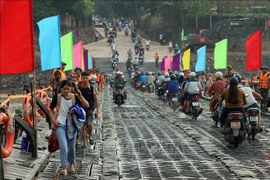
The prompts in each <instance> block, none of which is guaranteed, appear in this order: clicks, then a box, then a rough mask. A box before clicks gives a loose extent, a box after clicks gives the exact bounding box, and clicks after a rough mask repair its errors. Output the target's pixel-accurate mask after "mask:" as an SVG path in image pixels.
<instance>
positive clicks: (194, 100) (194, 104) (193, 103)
mask: <svg viewBox="0 0 270 180" xmlns="http://www.w3.org/2000/svg"><path fill="white" fill-rule="evenodd" d="M188 104H189V106H188ZM183 107H184V112H185V114H190V115H191V118H192V120H197V118H198V116H199V108H200V104H199V96H192V97H191V98H190V99H189V98H188V99H186V100H185V102H184V106H183Z"/></svg>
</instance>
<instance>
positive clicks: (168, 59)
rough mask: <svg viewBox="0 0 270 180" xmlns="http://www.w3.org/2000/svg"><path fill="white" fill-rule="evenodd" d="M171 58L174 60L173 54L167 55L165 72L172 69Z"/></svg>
mask: <svg viewBox="0 0 270 180" xmlns="http://www.w3.org/2000/svg"><path fill="white" fill-rule="evenodd" d="M171 60H172V57H171V56H167V57H166V58H165V65H164V66H165V72H168V71H169V69H171Z"/></svg>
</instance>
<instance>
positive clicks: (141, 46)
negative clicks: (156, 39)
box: [138, 45, 144, 56]
mask: <svg viewBox="0 0 270 180" xmlns="http://www.w3.org/2000/svg"><path fill="white" fill-rule="evenodd" d="M138 53H139V55H141V56H143V55H144V47H143V45H140V47H139V50H138Z"/></svg>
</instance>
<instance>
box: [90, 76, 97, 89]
mask: <svg viewBox="0 0 270 180" xmlns="http://www.w3.org/2000/svg"><path fill="white" fill-rule="evenodd" d="M96 80H97V77H96V76H95V75H92V76H90V86H93V87H94V88H95V90H96V91H97V92H98V86H99V85H98V83H97V82H96Z"/></svg>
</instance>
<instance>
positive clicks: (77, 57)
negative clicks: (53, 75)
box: [73, 41, 82, 68]
mask: <svg viewBox="0 0 270 180" xmlns="http://www.w3.org/2000/svg"><path fill="white" fill-rule="evenodd" d="M73 55H74V62H73V63H74V66H73V67H80V68H82V41H80V42H78V43H77V44H75V45H74V46H73Z"/></svg>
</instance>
